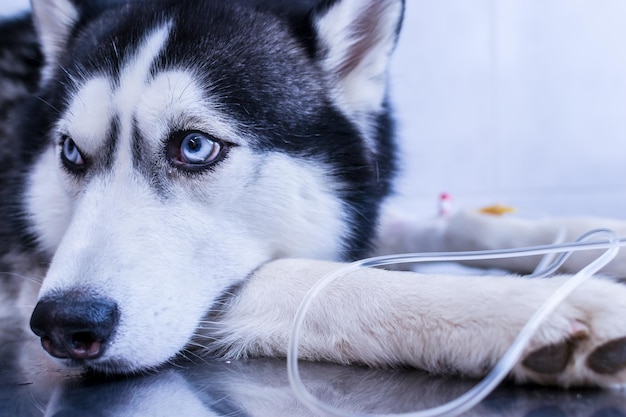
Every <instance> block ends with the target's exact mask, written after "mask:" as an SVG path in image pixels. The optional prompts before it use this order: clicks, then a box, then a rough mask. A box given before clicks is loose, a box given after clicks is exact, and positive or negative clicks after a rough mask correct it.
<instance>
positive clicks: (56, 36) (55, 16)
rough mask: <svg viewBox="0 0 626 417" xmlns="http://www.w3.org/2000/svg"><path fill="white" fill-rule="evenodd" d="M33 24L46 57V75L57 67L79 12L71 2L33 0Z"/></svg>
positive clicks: (66, 0) (67, 0) (65, 0)
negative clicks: (49, 70) (49, 69)
mask: <svg viewBox="0 0 626 417" xmlns="http://www.w3.org/2000/svg"><path fill="white" fill-rule="evenodd" d="M31 7H32V11H33V22H34V24H35V28H36V30H37V35H38V36H39V43H40V45H41V50H42V52H43V55H44V57H45V60H46V62H45V67H46V69H45V70H44V73H46V72H48V68H50V67H51V66H53V65H55V64H56V63H57V61H58V59H59V56H60V54H61V53H62V52H63V49H64V48H65V46H66V43H67V40H68V38H69V37H70V34H71V32H72V29H73V27H74V25H75V24H76V22H77V21H78V19H79V11H78V8H77V7H76V5H75V4H74V3H73V2H72V1H71V0H31Z"/></svg>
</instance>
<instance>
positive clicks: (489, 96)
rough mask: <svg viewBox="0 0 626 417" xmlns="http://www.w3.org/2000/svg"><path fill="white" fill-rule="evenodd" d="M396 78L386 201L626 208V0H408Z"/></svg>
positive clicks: (16, 3)
mask: <svg viewBox="0 0 626 417" xmlns="http://www.w3.org/2000/svg"><path fill="white" fill-rule="evenodd" d="M27 5H28V1H27V0H0V13H9V12H12V11H15V10H20V9H24V8H26V7H27ZM391 81H392V88H393V97H394V101H395V103H396V109H397V115H398V124H399V128H400V131H399V133H400V138H401V145H402V150H403V165H404V170H403V173H402V175H401V177H400V182H399V187H398V196H397V198H396V199H395V200H394V203H396V204H399V205H400V206H402V207H403V208H405V209H407V210H409V211H413V212H414V213H415V214H417V215H431V214H433V213H434V211H435V206H436V202H437V197H438V195H439V194H440V193H441V192H444V191H445V192H448V193H451V194H452V195H453V197H454V199H455V203H456V206H457V207H475V206H480V205H486V204H492V203H503V204H509V205H513V206H516V207H518V208H519V209H520V210H521V211H522V212H528V213H532V214H553V215H559V214H563V215H565V214H589V215H602V216H612V217H620V218H626V1H624V0H407V15H406V20H405V26H404V31H403V34H402V38H401V41H400V43H399V45H398V51H397V55H396V57H395V59H394V62H393V67H392V77H391Z"/></svg>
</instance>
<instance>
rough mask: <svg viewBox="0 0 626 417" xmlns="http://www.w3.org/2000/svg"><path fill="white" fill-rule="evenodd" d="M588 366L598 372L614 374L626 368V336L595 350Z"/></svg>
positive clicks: (588, 360) (588, 359)
mask: <svg viewBox="0 0 626 417" xmlns="http://www.w3.org/2000/svg"><path fill="white" fill-rule="evenodd" d="M587 366H588V367H589V368H590V369H592V370H593V371H594V372H596V373H598V374H605V375H612V374H615V373H617V372H619V371H621V370H623V369H624V368H626V337H622V338H619V339H615V340H612V341H610V342H607V343H605V344H604V345H602V346H600V347H599V348H597V349H596V350H594V351H593V352H592V353H591V354H590V355H589V357H588V358H587Z"/></svg>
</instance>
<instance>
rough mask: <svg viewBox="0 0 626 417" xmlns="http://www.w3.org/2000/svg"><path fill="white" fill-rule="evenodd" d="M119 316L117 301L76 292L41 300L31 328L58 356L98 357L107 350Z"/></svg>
mask: <svg viewBox="0 0 626 417" xmlns="http://www.w3.org/2000/svg"><path fill="white" fill-rule="evenodd" d="M118 318H119V313H118V308H117V305H116V304H115V302H113V301H111V300H109V299H107V298H100V297H94V296H93V295H85V294H82V293H80V292H77V291H72V292H69V293H67V294H64V295H58V294H57V295H55V296H54V297H50V298H44V299H42V300H41V301H39V302H38V303H37V306H36V307H35V310H34V311H33V315H32V317H31V319H30V328H31V329H32V330H33V332H34V333H35V334H36V335H37V336H39V337H40V338H41V345H42V346H43V348H44V349H45V350H46V351H47V352H48V353H49V354H50V355H52V356H54V357H57V358H62V359H68V358H71V359H79V360H84V359H95V358H98V357H99V356H101V355H102V354H103V353H104V349H105V347H106V342H107V341H108V340H109V339H110V338H111V336H112V334H113V331H114V330H115V327H116V326H117V322H118Z"/></svg>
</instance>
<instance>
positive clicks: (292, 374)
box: [287, 229, 626, 417]
mask: <svg viewBox="0 0 626 417" xmlns="http://www.w3.org/2000/svg"><path fill="white" fill-rule="evenodd" d="M599 234H605V235H607V236H608V240H606V241H593V242H588V241H586V240H587V239H590V238H593V237H595V236H597V235H599ZM621 246H626V239H619V238H618V236H617V234H616V233H615V232H613V231H612V230H609V229H596V230H593V231H591V232H588V233H585V234H584V235H582V236H581V237H580V238H579V239H578V240H577V241H576V242H572V243H563V244H557V245H542V246H534V247H527V248H516V249H502V250H488V251H476V252H448V253H417V254H397V255H389V256H379V257H374V258H368V259H363V260H360V261H356V262H353V263H350V264H347V265H346V266H345V267H343V268H340V269H338V270H336V271H334V272H332V273H330V274H328V275H326V276H325V277H323V278H322V279H321V280H320V281H318V282H317V283H316V284H315V285H314V286H313V287H312V288H311V289H310V290H309V291H308V293H307V294H306V295H305V297H304V299H303V300H302V302H301V304H300V306H299V308H298V311H297V312H296V316H295V318H294V321H293V327H292V333H291V336H290V339H289V348H288V351H287V372H288V376H289V383H290V385H291V388H292V390H293V392H294V394H295V395H296V397H297V398H298V399H299V400H300V401H301V402H303V403H304V404H305V405H306V406H307V407H308V408H309V409H311V410H312V411H314V412H317V413H320V414H324V415H329V416H336V417H391V416H396V417H439V416H457V415H459V414H461V413H464V412H465V411H467V410H469V409H471V408H472V407H474V406H475V405H477V404H478V403H479V402H480V401H482V400H483V399H484V398H485V397H486V396H487V395H489V394H490V393H491V392H492V391H493V390H494V389H495V388H496V387H497V386H498V384H500V382H502V380H503V379H504V378H506V376H507V375H508V373H509V372H510V371H511V369H512V368H513V367H514V366H515V364H516V363H517V362H518V361H519V359H520V357H521V355H522V353H523V351H524V348H525V347H526V344H527V343H528V342H529V341H530V339H531V338H532V336H533V334H534V333H535V331H536V330H537V329H538V328H539V326H540V325H541V323H542V322H543V320H544V319H545V318H546V317H547V316H548V315H550V314H551V313H552V312H553V311H554V310H555V309H556V308H557V306H558V305H559V304H560V303H561V302H562V301H563V300H564V299H565V298H566V297H567V296H568V295H569V294H570V293H571V292H572V291H574V289H576V288H577V287H578V286H579V285H581V284H582V283H583V282H584V281H585V280H587V279H589V278H590V277H591V276H592V275H593V274H595V273H597V272H598V271H599V270H600V269H602V268H603V267H604V266H606V265H607V264H608V263H609V262H610V261H611V260H612V259H613V258H614V257H615V255H616V254H617V252H618V251H619V247H621ZM593 249H605V252H604V253H603V254H601V255H600V256H599V257H598V258H597V259H595V260H594V261H592V262H591V263H590V264H589V265H587V266H586V267H584V268H583V269H582V270H580V271H579V272H578V273H576V274H574V275H573V276H572V277H570V278H569V279H568V280H567V281H566V282H565V283H564V284H562V285H561V286H560V287H559V288H558V289H557V290H556V291H555V292H554V294H552V295H551V296H550V297H549V298H548V300H547V301H546V302H545V303H544V304H543V305H542V306H541V307H540V308H539V309H538V310H537V311H536V312H535V313H534V314H533V316H532V317H531V318H530V319H529V320H528V322H527V323H526V325H525V326H524V327H523V328H522V330H521V331H520V333H519V335H518V336H517V337H516V338H515V340H514V342H513V344H512V345H511V347H510V348H509V349H508V350H507V351H506V353H505V354H504V355H503V357H502V358H501V359H500V360H499V361H498V363H497V364H496V366H495V367H494V368H493V369H492V370H491V372H489V374H487V376H486V377H485V378H484V379H483V380H481V381H480V382H479V383H478V384H477V385H476V386H474V387H473V388H472V389H470V390H469V391H467V392H466V393H465V394H463V395H461V396H460V397H458V398H456V399H454V400H452V401H450V402H448V403H445V404H442V405H440V406H436V407H433V408H430V409H426V410H420V411H416V412H411V413H404V414H363V413H352V412H350V411H346V410H342V409H339V408H336V407H333V406H331V405H330V404H327V403H324V402H322V401H320V400H319V399H317V398H316V397H315V396H313V395H312V394H311V393H310V392H309V391H307V389H306V387H305V386H304V384H303V382H302V379H301V378H300V371H299V369H298V340H299V339H300V333H301V330H302V324H303V323H304V318H305V316H306V313H307V311H308V309H309V307H310V306H311V304H312V303H313V301H314V300H315V298H317V296H318V295H319V294H320V293H321V291H322V290H323V289H324V288H325V287H326V286H328V285H329V284H330V283H332V282H333V281H335V280H337V279H339V278H341V277H343V276H346V275H348V274H350V273H351V272H354V271H356V270H358V269H361V268H366V267H374V266H384V265H391V264H398V263H409V262H439V261H471V260H484V259H501V258H507V257H521V256H532V255H545V254H550V253H563V252H570V253H571V252H578V251H583V250H593ZM560 258H561V257H559V259H557V261H555V263H553V265H554V264H556V263H557V262H560V263H559V265H560V264H562V262H564V260H561V259H560Z"/></svg>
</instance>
